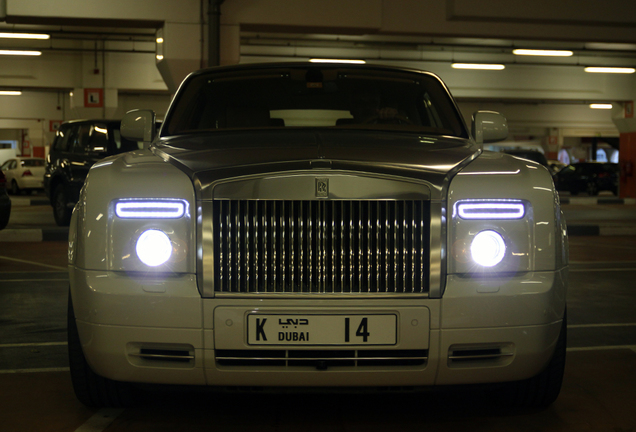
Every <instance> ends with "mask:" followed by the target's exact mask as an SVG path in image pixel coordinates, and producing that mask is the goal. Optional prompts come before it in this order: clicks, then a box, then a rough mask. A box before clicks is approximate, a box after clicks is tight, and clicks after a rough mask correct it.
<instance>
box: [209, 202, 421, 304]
mask: <svg viewBox="0 0 636 432" xmlns="http://www.w3.org/2000/svg"><path fill="white" fill-rule="evenodd" d="M213 227H214V254H215V259H214V266H215V268H214V275H215V279H214V289H215V291H216V292H223V293H277V294H279V293H310V294H384V293H388V294H401V293H404V294H408V293H415V294H421V293H427V292H428V289H429V258H428V256H429V243H428V239H429V238H430V233H429V229H430V228H429V227H430V205H429V202H428V201H419V200H416V201H408V200H405V201H389V200H387V201H335V200H333V201H331V200H325V201H312V200H306V201H282V200H281V201H257V200H253V201H250V200H217V201H214V203H213Z"/></svg>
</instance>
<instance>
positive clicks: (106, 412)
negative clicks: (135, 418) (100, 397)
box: [75, 408, 124, 432]
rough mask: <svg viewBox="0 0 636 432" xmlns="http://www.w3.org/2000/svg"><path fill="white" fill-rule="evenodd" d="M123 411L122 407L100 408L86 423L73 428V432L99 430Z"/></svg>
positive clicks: (99, 431)
mask: <svg viewBox="0 0 636 432" xmlns="http://www.w3.org/2000/svg"><path fill="white" fill-rule="evenodd" d="M123 412H124V410H123V409H122V408H103V409H100V410H99V411H97V412H96V413H95V414H94V415H93V417H91V418H89V419H88V420H87V421H86V423H84V424H83V425H81V426H80V427H78V428H77V429H75V432H101V431H103V430H104V429H106V428H107V427H108V426H110V424H111V423H112V422H114V421H115V419H116V418H117V417H118V416H119V415H120V414H121V413H123Z"/></svg>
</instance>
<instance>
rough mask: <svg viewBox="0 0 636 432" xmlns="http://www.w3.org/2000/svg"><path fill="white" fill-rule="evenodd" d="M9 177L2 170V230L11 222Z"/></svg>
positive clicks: (0, 216)
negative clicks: (8, 189) (8, 190)
mask: <svg viewBox="0 0 636 432" xmlns="http://www.w3.org/2000/svg"><path fill="white" fill-rule="evenodd" d="M6 186H7V179H6V177H5V176H4V172H3V171H1V170H0V230H1V229H4V228H5V227H6V226H7V224H8V223H9V217H10V216H11V198H9V195H8V194H7V187H6Z"/></svg>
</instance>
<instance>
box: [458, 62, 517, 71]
mask: <svg viewBox="0 0 636 432" xmlns="http://www.w3.org/2000/svg"><path fill="white" fill-rule="evenodd" d="M451 66H452V67H453V69H474V70H504V69H505V68H506V66H504V65H502V64H479V63H453V64H452V65H451Z"/></svg>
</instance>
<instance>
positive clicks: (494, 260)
mask: <svg viewBox="0 0 636 432" xmlns="http://www.w3.org/2000/svg"><path fill="white" fill-rule="evenodd" d="M470 254H471V256H472V257H473V260H474V261H475V262H476V263H477V264H479V265H482V266H484V267H493V266H496V265H497V264H499V263H500V262H501V260H502V259H503V257H504V255H505V254H506V243H505V242H504V239H503V237H501V234H499V233H498V232H496V231H492V230H486V231H482V232H480V233H479V234H477V235H476V236H475V237H474V238H473V242H472V243H471V245H470Z"/></svg>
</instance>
